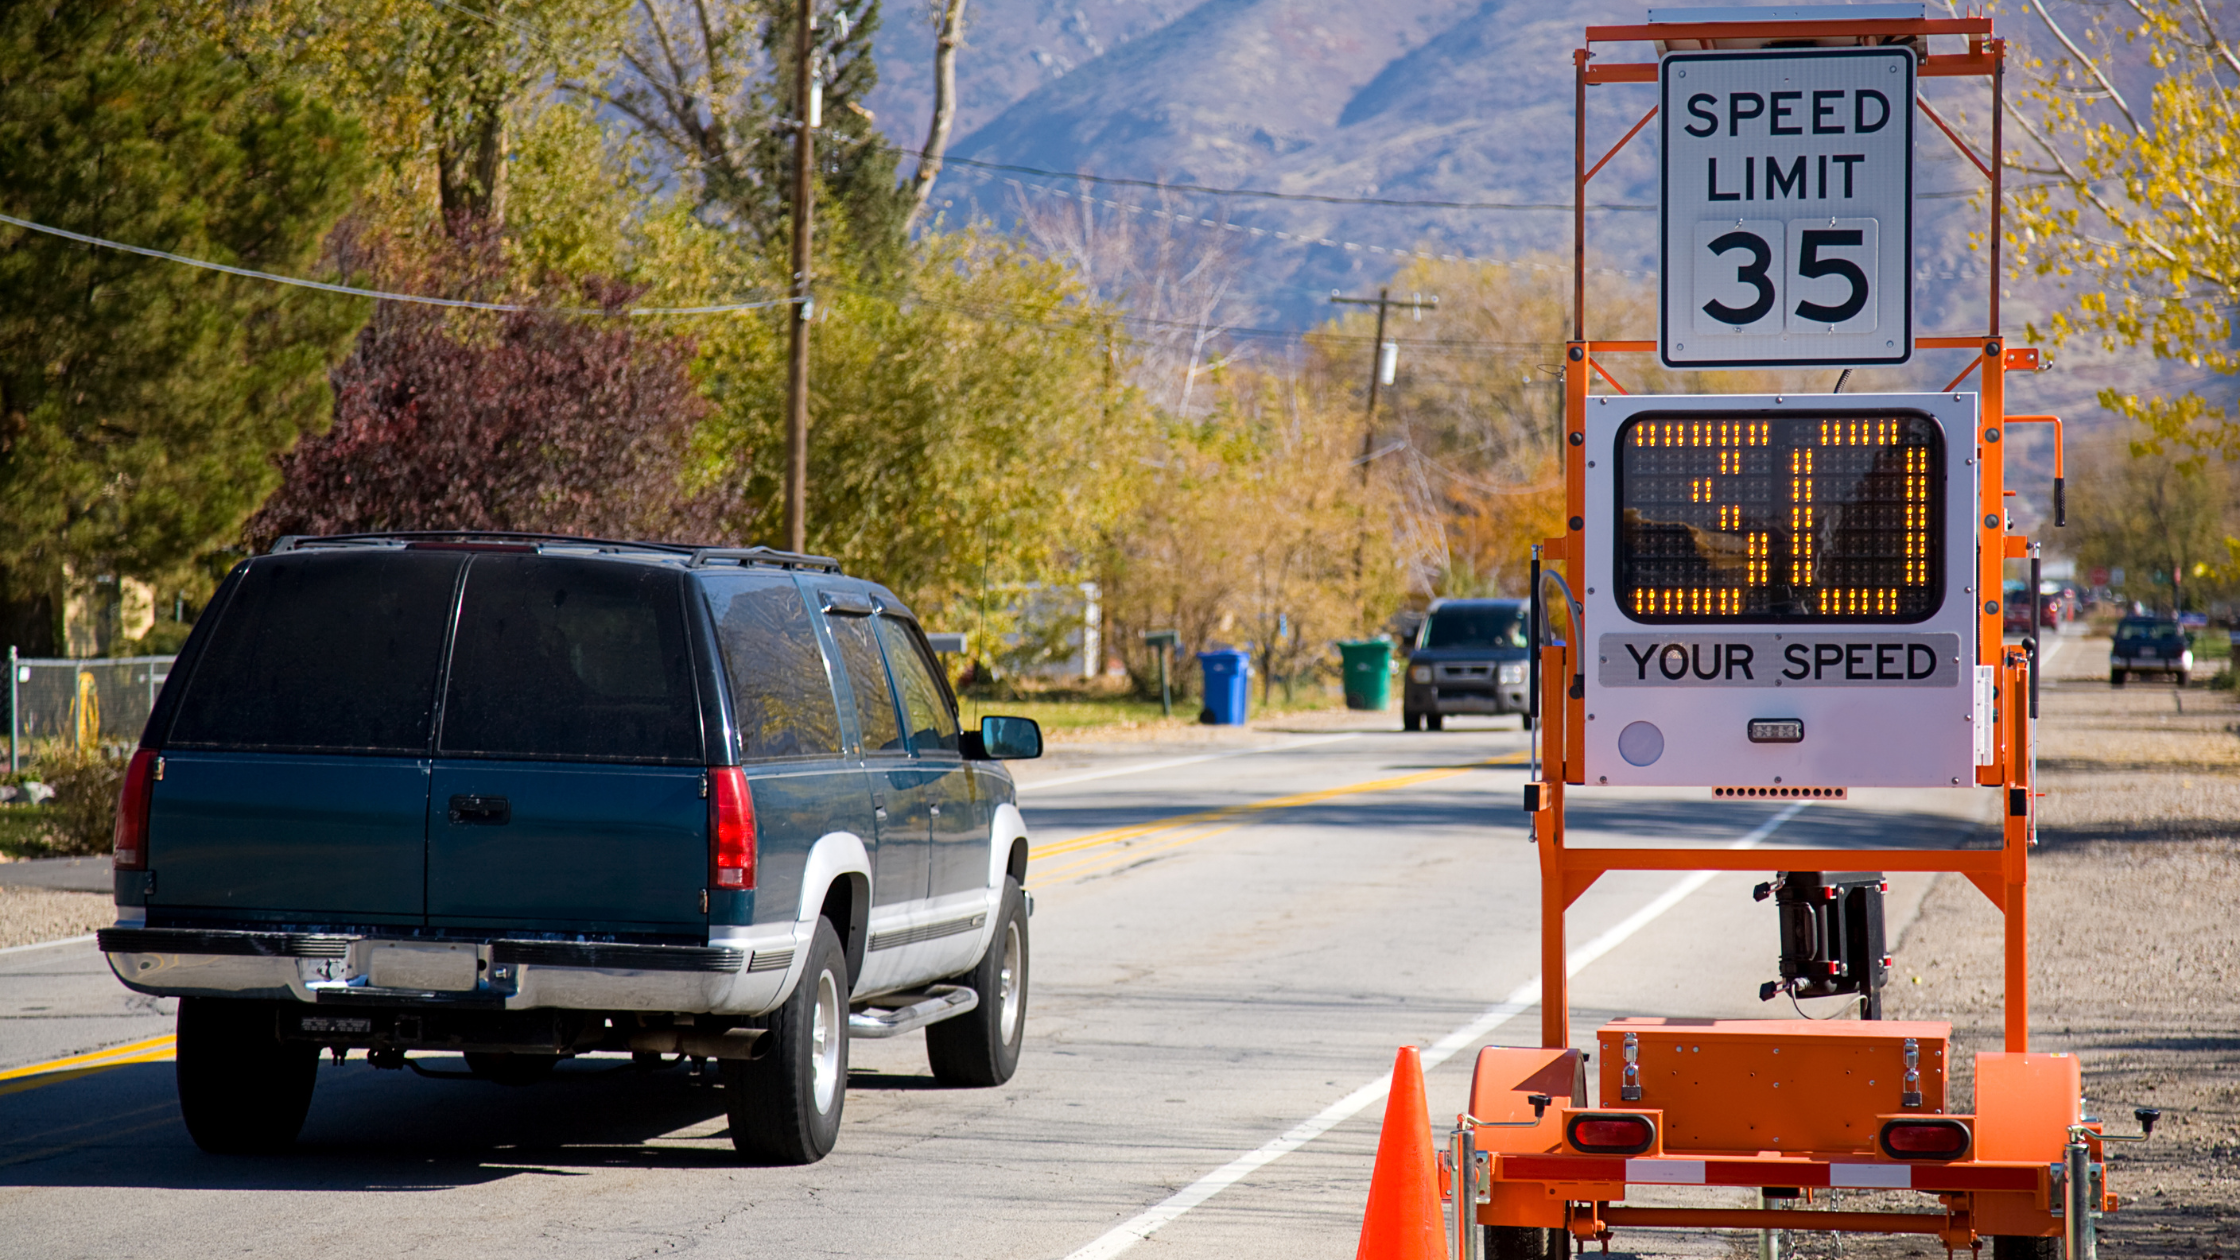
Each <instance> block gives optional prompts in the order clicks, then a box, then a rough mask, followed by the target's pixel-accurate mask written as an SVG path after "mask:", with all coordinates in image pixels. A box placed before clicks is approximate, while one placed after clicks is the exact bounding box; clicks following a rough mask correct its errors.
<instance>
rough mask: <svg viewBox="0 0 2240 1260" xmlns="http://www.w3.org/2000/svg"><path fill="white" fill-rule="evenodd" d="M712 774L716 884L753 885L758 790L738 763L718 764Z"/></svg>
mask: <svg viewBox="0 0 2240 1260" xmlns="http://www.w3.org/2000/svg"><path fill="white" fill-rule="evenodd" d="M708 778H709V780H710V782H709V791H708V847H709V850H710V856H711V857H712V858H713V860H714V866H715V886H716V887H718V888H725V889H734V890H745V889H749V888H753V887H754V794H753V793H752V792H749V791H748V790H747V772H746V771H744V770H741V769H740V768H739V767H737V766H717V767H716V768H715V769H713V770H710V771H709V772H708Z"/></svg>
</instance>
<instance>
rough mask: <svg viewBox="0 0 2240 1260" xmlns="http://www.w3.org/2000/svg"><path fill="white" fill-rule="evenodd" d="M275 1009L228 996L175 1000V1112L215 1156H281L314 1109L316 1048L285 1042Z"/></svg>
mask: <svg viewBox="0 0 2240 1260" xmlns="http://www.w3.org/2000/svg"><path fill="white" fill-rule="evenodd" d="M278 1014H279V1011H278V1008H277V1007H275V1006H274V1005H273V1004H272V1003H270V1002H243V1001H236V1000H233V999H228V998H206V997H190V998H181V999H179V1050H178V1063H177V1064H176V1071H177V1073H178V1079H179V1111H180V1113H181V1115H182V1116H183V1117H184V1118H185V1120H186V1123H187V1133H188V1135H189V1136H191V1137H192V1138H194V1144H195V1145H196V1146H199V1147H201V1148H202V1149H203V1150H206V1151H208V1152H210V1153H211V1154H212V1155H268V1154H272V1153H274V1152H277V1151H284V1150H286V1149H287V1148H288V1147H289V1146H290V1145H291V1144H293V1143H294V1142H295V1140H296V1134H297V1133H298V1132H300V1131H301V1130H302V1129H303V1118H304V1116H305V1115H306V1114H307V1113H308V1112H309V1111H310V1110H311V1089H312V1086H314V1085H316V1084H317V1083H318V1080H319V1047H318V1046H317V1045H316V1044H314V1043H312V1042H308V1041H282V1040H280V1033H279V1027H278Z"/></svg>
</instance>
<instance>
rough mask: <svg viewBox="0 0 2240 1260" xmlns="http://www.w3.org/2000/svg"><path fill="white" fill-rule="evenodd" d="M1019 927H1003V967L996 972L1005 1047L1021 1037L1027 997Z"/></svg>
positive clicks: (1016, 925) (1005, 925) (1011, 925)
mask: <svg viewBox="0 0 2240 1260" xmlns="http://www.w3.org/2000/svg"><path fill="white" fill-rule="evenodd" d="M1019 954H1020V947H1019V925H1018V924H1017V923H1006V924H1004V925H1003V967H1002V969H1001V970H999V971H997V972H996V993H997V998H996V1000H997V1002H998V1003H999V1004H1000V1006H1001V1009H1002V1012H1003V1014H1002V1027H1001V1028H1000V1029H999V1030H998V1031H999V1032H1000V1033H1001V1034H1002V1037H1003V1043H1004V1044H1005V1045H1010V1044H1011V1039H1012V1038H1014V1037H1016V1036H1018V1035H1019V1005H1020V1002H1021V1001H1022V1000H1023V999H1024V998H1025V997H1026V988H1027V986H1026V979H1027V977H1026V972H1025V970H1024V969H1023V968H1022V967H1021V966H1020V959H1019Z"/></svg>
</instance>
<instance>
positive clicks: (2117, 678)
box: [2108, 669, 2125, 687]
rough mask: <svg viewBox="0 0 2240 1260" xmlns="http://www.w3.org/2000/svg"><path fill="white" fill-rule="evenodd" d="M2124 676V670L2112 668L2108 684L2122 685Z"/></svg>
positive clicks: (2112, 685)
mask: <svg viewBox="0 0 2240 1260" xmlns="http://www.w3.org/2000/svg"><path fill="white" fill-rule="evenodd" d="M2124 677H2125V673H2124V671H2123V670H2120V669H2111V670H2109V671H2108V685H2109V686H2111V687H2121V686H2122V685H2123V680H2124Z"/></svg>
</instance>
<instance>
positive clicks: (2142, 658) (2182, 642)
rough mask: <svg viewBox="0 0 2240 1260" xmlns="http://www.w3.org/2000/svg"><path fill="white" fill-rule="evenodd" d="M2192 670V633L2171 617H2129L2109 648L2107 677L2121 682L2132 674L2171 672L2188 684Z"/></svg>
mask: <svg viewBox="0 0 2240 1260" xmlns="http://www.w3.org/2000/svg"><path fill="white" fill-rule="evenodd" d="M2192 671H2193V636H2192V635H2189V634H2187V633H2186V632H2185V630H2184V628H2183V627H2181V626H2180V625H2179V624H2178V623H2177V622H2176V621H2174V620H2172V619H2171V618H2168V617H2126V618H2124V619H2123V620H2122V621H2121V622H2120V623H2118V624H2117V626H2116V641H2115V646H2114V647H2112V648H2110V649H2109V650H2108V681H2109V682H2110V683H2111V684H2113V685H2115V686H2118V687H2120V686H2122V685H2123V684H2124V681H2125V680H2126V679H2128V678H2129V677H2130V676H2131V675H2133V674H2170V675H2172V676H2174V677H2175V678H2176V679H2177V680H2178V685H2179V686H2181V687H2183V686H2185V684H2186V675H2187V674H2189V673H2191V672H2192Z"/></svg>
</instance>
